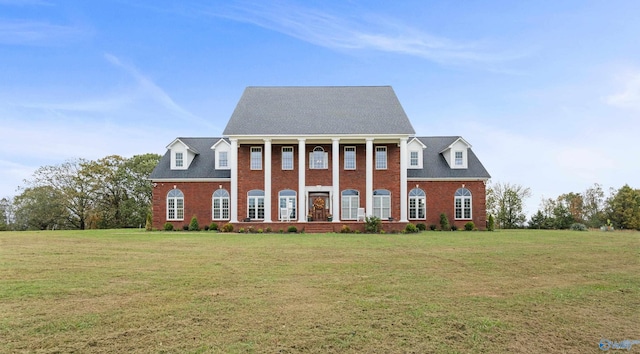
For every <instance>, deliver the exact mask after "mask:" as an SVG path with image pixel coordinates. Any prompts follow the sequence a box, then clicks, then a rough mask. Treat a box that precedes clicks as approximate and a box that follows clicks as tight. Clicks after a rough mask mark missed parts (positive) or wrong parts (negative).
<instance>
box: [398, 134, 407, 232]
mask: <svg viewBox="0 0 640 354" xmlns="http://www.w3.org/2000/svg"><path fill="white" fill-rule="evenodd" d="M407 159H408V156H407V138H401V139H400V221H401V222H407V221H408V219H407V208H408V205H407V198H408V197H407Z"/></svg>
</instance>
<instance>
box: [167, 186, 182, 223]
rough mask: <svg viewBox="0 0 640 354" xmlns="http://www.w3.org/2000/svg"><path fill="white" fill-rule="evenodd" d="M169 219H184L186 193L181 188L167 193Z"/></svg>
mask: <svg viewBox="0 0 640 354" xmlns="http://www.w3.org/2000/svg"><path fill="white" fill-rule="evenodd" d="M167 220H184V194H183V193H182V191H181V190H179V189H172V190H170V191H169V193H167Z"/></svg>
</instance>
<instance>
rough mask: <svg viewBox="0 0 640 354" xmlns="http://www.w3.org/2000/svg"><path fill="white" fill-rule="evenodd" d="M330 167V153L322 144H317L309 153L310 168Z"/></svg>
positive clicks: (323, 168)
mask: <svg viewBox="0 0 640 354" xmlns="http://www.w3.org/2000/svg"><path fill="white" fill-rule="evenodd" d="M328 168H329V154H328V153H327V152H326V151H324V148H323V147H322V146H316V147H315V148H313V151H311V152H310V153H309V169H310V170H326V169H328Z"/></svg>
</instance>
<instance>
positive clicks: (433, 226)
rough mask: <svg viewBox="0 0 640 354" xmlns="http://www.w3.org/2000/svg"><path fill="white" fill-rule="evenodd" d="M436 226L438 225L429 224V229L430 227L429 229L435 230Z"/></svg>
mask: <svg viewBox="0 0 640 354" xmlns="http://www.w3.org/2000/svg"><path fill="white" fill-rule="evenodd" d="M437 228H438V227H437V226H436V224H431V225H429V229H430V230H431V231H436V229H437Z"/></svg>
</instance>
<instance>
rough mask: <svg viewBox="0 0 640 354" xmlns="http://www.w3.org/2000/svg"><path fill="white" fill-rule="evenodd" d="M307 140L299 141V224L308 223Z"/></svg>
mask: <svg viewBox="0 0 640 354" xmlns="http://www.w3.org/2000/svg"><path fill="white" fill-rule="evenodd" d="M305 146H306V145H305V139H298V206H297V207H298V222H306V221H307V200H306V197H307V196H306V193H305V186H306V181H305V171H306V166H307V163H306V156H307V152H306V147H305Z"/></svg>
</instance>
